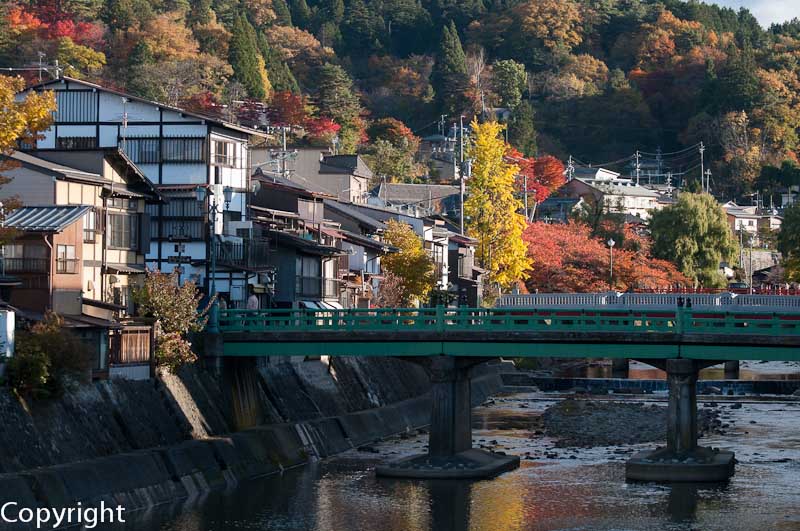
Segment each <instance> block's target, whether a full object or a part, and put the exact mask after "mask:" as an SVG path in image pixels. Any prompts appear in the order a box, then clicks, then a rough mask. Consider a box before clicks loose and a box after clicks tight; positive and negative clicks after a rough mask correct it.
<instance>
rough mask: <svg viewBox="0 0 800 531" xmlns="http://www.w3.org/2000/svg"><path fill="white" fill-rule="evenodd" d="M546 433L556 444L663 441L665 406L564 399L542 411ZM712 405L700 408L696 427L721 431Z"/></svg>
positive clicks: (577, 445)
mask: <svg viewBox="0 0 800 531" xmlns="http://www.w3.org/2000/svg"><path fill="white" fill-rule="evenodd" d="M542 427H543V429H544V431H545V433H546V434H547V435H548V436H550V437H553V438H555V439H556V446H559V447H584V448H588V447H592V446H617V445H622V444H639V443H646V442H660V443H663V442H664V440H665V439H666V436H667V408H666V407H664V406H662V405H657V404H639V403H623V402H606V401H602V402H601V401H592V400H575V399H572V398H569V399H566V400H563V401H561V402H559V403H558V404H554V405H552V406H550V407H549V408H547V410H546V411H545V412H544V415H542ZM726 427H727V425H723V424H722V421H721V420H720V418H719V412H718V411H717V409H716V407H715V406H712V407H704V408H699V410H698V429H699V430H700V433H701V435H702V434H703V433H706V432H718V433H719V432H722V430H723V429H724V428H726Z"/></svg>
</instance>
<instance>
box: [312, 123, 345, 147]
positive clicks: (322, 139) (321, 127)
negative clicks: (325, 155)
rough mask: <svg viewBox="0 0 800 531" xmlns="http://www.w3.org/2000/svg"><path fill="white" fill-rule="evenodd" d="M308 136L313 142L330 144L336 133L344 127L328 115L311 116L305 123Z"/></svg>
mask: <svg viewBox="0 0 800 531" xmlns="http://www.w3.org/2000/svg"><path fill="white" fill-rule="evenodd" d="M303 127H304V128H305V130H306V137H307V138H308V140H309V141H310V142H311V143H313V144H330V142H331V140H332V139H333V137H334V136H336V133H338V132H339V130H340V129H341V128H342V127H341V126H340V125H339V124H337V123H336V122H334V121H333V120H331V119H330V118H328V117H325V116H323V117H320V118H309V119H307V120H306V121H305V123H304V124H303Z"/></svg>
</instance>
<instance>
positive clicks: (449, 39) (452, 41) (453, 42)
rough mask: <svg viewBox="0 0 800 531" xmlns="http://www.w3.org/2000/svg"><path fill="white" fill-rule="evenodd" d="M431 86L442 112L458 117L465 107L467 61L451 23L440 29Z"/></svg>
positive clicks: (467, 83) (456, 32)
mask: <svg viewBox="0 0 800 531" xmlns="http://www.w3.org/2000/svg"><path fill="white" fill-rule="evenodd" d="M431 84H432V85H433V89H434V91H435V92H436V99H437V101H438V103H439V106H440V108H441V109H442V112H445V113H447V114H451V115H458V114H459V113H461V112H462V111H463V110H464V109H465V108H466V107H467V103H468V102H467V99H466V96H465V94H466V91H467V88H468V87H469V80H468V76H467V59H466V55H465V54H464V49H463V48H462V47H461V39H460V38H459V36H458V30H457V29H456V26H455V24H453V23H452V22H451V23H450V24H449V25H447V26H445V27H444V28H443V29H442V37H441V41H440V43H439V50H438V51H437V52H436V64H435V65H434V67H433V72H432V73H431Z"/></svg>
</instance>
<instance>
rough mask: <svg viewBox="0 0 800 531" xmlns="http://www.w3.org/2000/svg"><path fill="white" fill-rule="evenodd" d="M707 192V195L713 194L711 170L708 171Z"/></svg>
mask: <svg viewBox="0 0 800 531" xmlns="http://www.w3.org/2000/svg"><path fill="white" fill-rule="evenodd" d="M705 191H706V193H707V194H710V193H711V168H709V169H707V170H706V187H705Z"/></svg>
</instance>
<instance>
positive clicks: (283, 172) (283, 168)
mask: <svg viewBox="0 0 800 531" xmlns="http://www.w3.org/2000/svg"><path fill="white" fill-rule="evenodd" d="M281 132H282V133H283V142H282V147H283V153H281V177H283V178H284V179H285V178H286V126H283V127H281Z"/></svg>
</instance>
